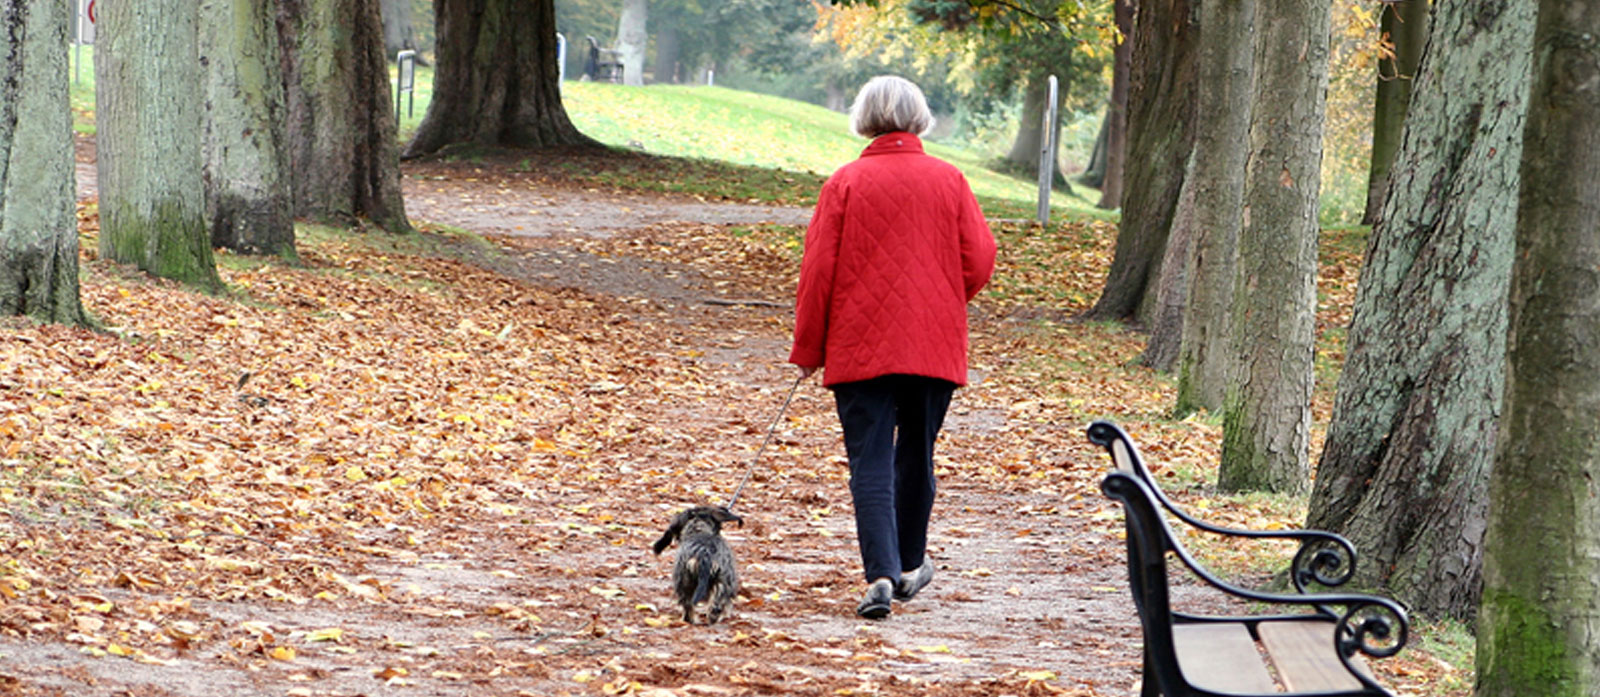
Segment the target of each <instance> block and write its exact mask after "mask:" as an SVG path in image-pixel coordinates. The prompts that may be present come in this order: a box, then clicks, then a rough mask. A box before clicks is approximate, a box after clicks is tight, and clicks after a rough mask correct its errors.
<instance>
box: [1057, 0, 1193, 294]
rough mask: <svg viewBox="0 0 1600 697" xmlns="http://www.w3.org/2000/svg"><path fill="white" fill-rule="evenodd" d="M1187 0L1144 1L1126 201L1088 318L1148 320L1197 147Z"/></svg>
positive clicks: (1136, 37) (1136, 39)
mask: <svg viewBox="0 0 1600 697" xmlns="http://www.w3.org/2000/svg"><path fill="white" fill-rule="evenodd" d="M1190 12H1191V4H1190V2H1189V0H1143V1H1142V2H1140V3H1139V4H1138V15H1137V17H1136V18H1135V20H1134V28H1133V35H1132V38H1131V39H1130V43H1131V44H1132V51H1133V59H1132V60H1133V63H1132V68H1131V72H1130V78H1131V79H1130V84H1129V88H1128V89H1129V91H1128V147H1127V153H1126V155H1127V159H1126V161H1127V162H1129V163H1132V164H1133V166H1132V167H1129V168H1128V169H1127V171H1126V173H1125V181H1124V182H1123V183H1124V185H1125V186H1126V189H1125V192H1126V195H1125V196H1124V197H1123V201H1122V224H1121V225H1120V226H1119V227H1118V230H1117V245H1116V251H1115V252H1114V254H1113V257H1112V260H1111V269H1110V271H1108V272H1107V274H1106V284H1105V289H1104V290H1103V291H1102V292H1101V294H1100V299H1099V300H1097V301H1095V304H1094V307H1092V308H1090V309H1089V311H1088V312H1087V313H1085V316H1086V317H1087V318H1088V319H1102V320H1125V319H1137V320H1148V319H1149V317H1150V314H1151V313H1152V312H1153V311H1154V306H1155V302H1154V300H1155V293H1154V291H1153V288H1154V286H1155V285H1156V282H1157V280H1158V279H1159V278H1160V277H1161V273H1160V272H1161V268H1160V267H1161V259H1162V255H1163V254H1165V252H1166V248H1167V233H1168V232H1169V231H1170V229H1171V227H1172V214H1173V210H1174V209H1175V208H1177V205H1178V194H1179V192H1180V191H1181V189H1182V187H1183V175H1184V164H1185V163H1186V162H1188V159H1189V151H1190V149H1191V148H1192V147H1193V144H1194V89H1195V62H1196V61H1195V50H1196V44H1197V41H1196V39H1197V38H1198V36H1197V35H1196V32H1195V31H1194V24H1193V22H1192V21H1191V17H1190Z"/></svg>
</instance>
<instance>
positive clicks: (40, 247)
mask: <svg viewBox="0 0 1600 697" xmlns="http://www.w3.org/2000/svg"><path fill="white" fill-rule="evenodd" d="M69 11H70V10H69V9H68V7H67V4H66V3H59V2H43V3H41V2H34V1H33V0H3V1H0V36H4V37H5V39H4V41H0V314H3V315H27V316H29V317H32V318H34V319H36V320H38V321H41V322H57V323H61V324H85V323H87V320H88V318H87V317H86V316H85V315H84V312H83V302H82V300H81V299H80V296H79V292H78V224H77V222H78V221H77V216H76V215H75V214H74V211H73V181H72V175H73V161H72V115H71V114H72V112H71V107H70V105H69V103H68V97H67V85H68V79H69V78H68V75H67V26H68V22H67V19H68V13H69Z"/></svg>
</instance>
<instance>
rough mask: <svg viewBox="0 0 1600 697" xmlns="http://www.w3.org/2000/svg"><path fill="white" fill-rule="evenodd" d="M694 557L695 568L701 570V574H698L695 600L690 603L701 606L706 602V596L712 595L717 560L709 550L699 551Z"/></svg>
mask: <svg viewBox="0 0 1600 697" xmlns="http://www.w3.org/2000/svg"><path fill="white" fill-rule="evenodd" d="M694 556H695V559H694V565H695V568H697V569H699V570H700V573H698V574H696V576H698V577H699V578H698V579H697V580H696V582H695V586H694V600H692V601H690V602H691V603H693V604H695V605H699V604H700V603H703V602H705V600H706V596H709V595H711V576H712V573H713V571H714V570H715V569H716V559H715V558H714V557H713V555H712V554H711V550H708V549H702V550H698V551H697V552H696V553H695V555H694Z"/></svg>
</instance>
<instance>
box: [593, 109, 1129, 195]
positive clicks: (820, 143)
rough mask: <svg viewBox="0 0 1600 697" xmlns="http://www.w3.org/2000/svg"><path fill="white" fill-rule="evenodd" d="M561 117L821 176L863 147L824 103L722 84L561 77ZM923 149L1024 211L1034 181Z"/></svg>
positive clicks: (625, 138) (623, 139) (607, 132)
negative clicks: (633, 84) (640, 84)
mask: <svg viewBox="0 0 1600 697" xmlns="http://www.w3.org/2000/svg"><path fill="white" fill-rule="evenodd" d="M563 99H564V102H565V103H566V107H567V113H568V115H569V116H570V117H571V118H572V122H573V124H574V125H576V126H577V127H578V130H581V131H583V132H584V133H586V134H588V135H589V136H590V137H593V138H595V139H597V140H599V141H601V142H603V143H606V144H609V145H615V146H619V147H634V148H639V149H642V150H644V151H645V152H649V153H652V154H657V155H669V156H674V157H686V158H703V159H712V160H721V161H725V162H731V163H734V164H740V165H750V166H757V167H768V168H776V169H781V170H784V171H788V172H795V173H809V174H813V175H820V176H826V175H827V174H829V173H831V172H833V171H834V170H835V169H838V168H839V166H840V165H843V164H845V163H847V162H850V161H851V160H854V159H855V158H856V157H857V156H858V155H860V153H861V149H862V148H864V147H865V146H866V144H867V141H866V139H864V138H860V137H857V136H854V135H851V134H850V133H849V127H848V118H847V117H846V116H845V115H844V114H841V113H838V112H834V111H829V110H827V109H824V108H822V107H819V106H816V105H812V104H807V103H804V102H798V101H794V100H790V99H783V98H780V97H772V96H768V95H761V94H755V93H751V92H741V91H738V90H730V89H725V88H721V87H695V86H682V85H652V86H649V87H642V88H641V87H624V86H621V85H613V84H608V83H591V82H568V83H566V84H565V85H564V86H563ZM927 149H928V152H929V153H930V154H932V155H934V156H936V157H939V158H941V159H944V160H946V161H948V162H950V163H951V164H954V165H955V166H956V167H958V168H960V169H961V170H962V172H964V173H965V174H966V175H967V179H968V181H969V182H970V183H971V184H972V190H973V193H975V194H977V195H978V197H979V198H980V199H982V200H983V201H984V208H985V210H986V211H988V212H989V213H990V215H992V216H998V217H1018V218H1021V217H1031V216H1032V214H1033V212H1034V209H1035V203H1034V201H1035V198H1034V197H1035V195H1036V191H1037V187H1036V185H1035V184H1034V183H1032V182H1028V181H1023V180H1020V179H1017V178H1014V177H1010V176H1006V175H1003V174H999V173H997V172H993V171H991V170H989V169H988V168H986V167H984V166H983V162H982V161H983V160H984V159H986V158H987V155H986V154H984V153H975V152H971V151H968V150H965V149H961V148H958V147H952V146H951V145H948V144H943V143H936V142H930V143H928V144H927ZM1052 199H1053V200H1052V204H1053V205H1052V210H1053V211H1055V212H1054V213H1053V215H1067V216H1072V217H1079V216H1086V215H1093V216H1100V217H1104V216H1105V215H1106V213H1105V212H1103V211H1097V210H1096V209H1095V208H1094V206H1093V202H1092V201H1087V200H1084V199H1083V198H1080V197H1074V196H1067V195H1065V194H1064V193H1063V192H1057V193H1056V194H1055V195H1054V196H1053V197H1052Z"/></svg>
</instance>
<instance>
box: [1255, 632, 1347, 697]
mask: <svg viewBox="0 0 1600 697" xmlns="http://www.w3.org/2000/svg"><path fill="white" fill-rule="evenodd" d="M1256 631H1257V633H1259V634H1260V635H1261V645H1262V646H1263V647H1265V648H1266V650H1267V655H1269V656H1271V657H1272V665H1273V666H1275V667H1277V669H1278V677H1280V678H1282V679H1283V684H1284V686H1286V687H1288V688H1289V690H1290V691H1291V692H1322V691H1335V690H1359V689H1361V682H1360V681H1359V680H1356V679H1355V678H1354V677H1353V676H1351V675H1350V671H1348V670H1346V669H1345V667H1344V664H1343V663H1341V662H1340V661H1339V657H1338V655H1337V652H1336V651H1335V649H1334V647H1333V622H1329V621H1320V620H1307V621H1293V622H1262V623H1261V624H1260V625H1259V626H1257V627H1256ZM1351 663H1353V664H1355V666H1356V669H1357V670H1360V671H1362V673H1364V674H1365V673H1366V664H1365V663H1362V662H1361V658H1360V657H1359V656H1358V657H1355V658H1354V659H1352V660H1351Z"/></svg>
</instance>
